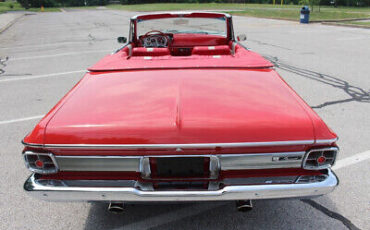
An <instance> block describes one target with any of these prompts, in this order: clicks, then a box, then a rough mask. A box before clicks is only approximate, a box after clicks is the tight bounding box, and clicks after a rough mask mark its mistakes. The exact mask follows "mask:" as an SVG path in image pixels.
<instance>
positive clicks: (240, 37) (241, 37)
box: [236, 34, 247, 42]
mask: <svg viewBox="0 0 370 230" xmlns="http://www.w3.org/2000/svg"><path fill="white" fill-rule="evenodd" d="M236 39H238V41H239V42H242V41H245V40H247V36H246V35H245V34H239V35H238V36H237V37H236Z"/></svg>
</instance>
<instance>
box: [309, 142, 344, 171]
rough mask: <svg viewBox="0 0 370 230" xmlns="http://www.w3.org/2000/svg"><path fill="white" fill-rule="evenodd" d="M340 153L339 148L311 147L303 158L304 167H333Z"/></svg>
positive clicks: (316, 168)
mask: <svg viewBox="0 0 370 230" xmlns="http://www.w3.org/2000/svg"><path fill="white" fill-rule="evenodd" d="M337 153H338V148H336V147H330V148H322V149H311V150H310V151H308V152H307V153H306V155H305V157H304V159H303V165H302V167H303V168H304V169H309V170H318V169H326V168H329V167H331V166H332V165H333V164H334V162H335V158H336V156H337Z"/></svg>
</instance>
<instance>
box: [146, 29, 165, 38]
mask: <svg viewBox="0 0 370 230" xmlns="http://www.w3.org/2000/svg"><path fill="white" fill-rule="evenodd" d="M152 33H157V34H155V35H162V36H164V37H167V35H166V34H165V33H163V32H162V31H160V30H151V31H148V32H146V34H144V37H148V36H150V35H152ZM153 35H154V34H153Z"/></svg>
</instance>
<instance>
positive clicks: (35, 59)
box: [0, 10, 370, 230]
mask: <svg viewBox="0 0 370 230" xmlns="http://www.w3.org/2000/svg"><path fill="white" fill-rule="evenodd" d="M134 14H136V13H133V12H124V11H113V10H89V11H87V10H71V11H66V12H57V13H35V14H32V15H27V16H24V17H22V18H21V19H19V20H18V21H17V22H16V23H15V24H14V25H13V26H12V27H10V28H8V29H7V30H6V31H5V32H4V33H2V34H0V58H1V61H0V144H1V148H0V156H1V164H0V175H1V177H0V187H1V189H0V229H54V230H57V229H370V227H369V223H370V218H369V217H370V206H369V205H370V195H369V194H370V180H369V177H368V175H369V173H370V167H369V165H370V164H369V162H370V161H369V156H370V151H369V150H370V144H369V143H370V142H369V139H370V129H369V128H370V118H369V113H370V104H369V102H370V95H369V90H370V77H369V71H368V67H369V61H370V30H366V29H356V28H345V27H334V26H324V25H320V24H309V25H300V24H298V23H296V22H289V21H278V20H268V19H256V18H247V17H235V19H234V24H235V30H236V33H237V34H239V33H245V34H246V35H247V41H246V42H244V44H245V45H246V46H247V47H249V48H251V49H252V50H253V51H257V52H259V53H261V54H262V55H264V56H265V57H266V58H268V59H270V60H271V61H273V62H274V63H275V64H276V68H277V70H278V72H279V73H280V74H281V75H282V76H283V78H284V79H285V80H286V81H287V83H288V84H290V85H291V86H292V87H293V88H294V89H295V90H296V91H297V92H298V94H299V95H300V96H301V97H302V98H303V99H304V100H305V101H306V102H307V103H308V104H309V105H310V106H312V107H313V108H314V109H315V111H316V112H317V113H318V114H319V115H320V116H321V117H322V118H323V119H324V121H325V122H326V123H327V124H328V125H329V126H330V127H331V128H332V129H333V130H334V131H335V132H336V133H337V134H338V136H339V137H340V139H339V141H338V145H339V146H340V148H341V152H340V155H339V160H338V162H337V164H336V166H335V169H336V170H335V172H336V173H337V175H338V177H339V179H340V185H339V187H338V188H337V189H336V190H335V191H334V192H333V193H331V194H328V195H326V196H322V197H319V198H315V199H309V200H295V199H289V200H268V201H267V200H266V201H255V202H254V205H255V208H254V209H253V211H251V212H247V213H241V212H237V211H236V209H235V205H234V203H233V202H207V203H183V204H135V205H131V204H130V205H127V207H126V210H125V212H124V213H122V214H119V215H116V214H111V213H109V212H108V211H107V210H106V208H107V205H106V204H99V203H98V204H96V203H51V202H44V201H39V200H36V199H33V198H32V197H29V196H27V194H26V193H25V192H24V191H23V187H22V186H23V182H24V180H25V179H26V177H27V176H28V175H29V174H30V173H29V172H28V170H26V168H25V167H24V163H23V160H22V157H21V151H22V145H21V143H20V141H21V139H22V138H23V137H24V136H25V135H26V134H27V132H29V131H30V130H31V129H32V127H33V126H34V125H35V124H36V123H37V121H38V120H39V119H40V118H41V117H42V116H43V115H44V114H45V113H47V112H48V111H49V110H50V109H51V108H52V106H53V105H55V104H56V103H57V102H58V100H59V99H60V98H61V97H62V96H63V95H64V94H65V93H66V92H67V91H68V90H69V89H71V88H72V86H73V85H74V84H75V83H77V82H78V80H79V79H81V77H82V76H83V73H84V72H85V70H86V68H87V67H89V66H91V65H92V64H94V63H95V62H96V61H98V60H99V59H100V58H102V57H103V56H104V55H105V54H108V53H111V52H113V51H115V50H116V49H118V48H119V47H120V44H118V43H117V42H116V38H117V37H118V36H127V34H128V23H129V17H130V16H133V15H134ZM6 57H7V58H6ZM210 84H211V83H210Z"/></svg>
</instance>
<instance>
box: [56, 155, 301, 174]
mask: <svg viewBox="0 0 370 230" xmlns="http://www.w3.org/2000/svg"><path fill="white" fill-rule="evenodd" d="M304 155H305V152H304V151H301V152H282V153H281V152H277V153H245V154H223V155H216V154H215V155H210V154H205V155H153V156H55V159H56V162H57V164H58V166H59V170H60V171H124V172H127V171H131V172H141V174H142V177H143V178H150V174H151V172H150V165H149V158H164V157H209V158H210V169H211V177H212V178H217V177H218V173H219V171H220V170H243V169H266V168H300V167H301V165H302V159H303V157H304Z"/></svg>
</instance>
